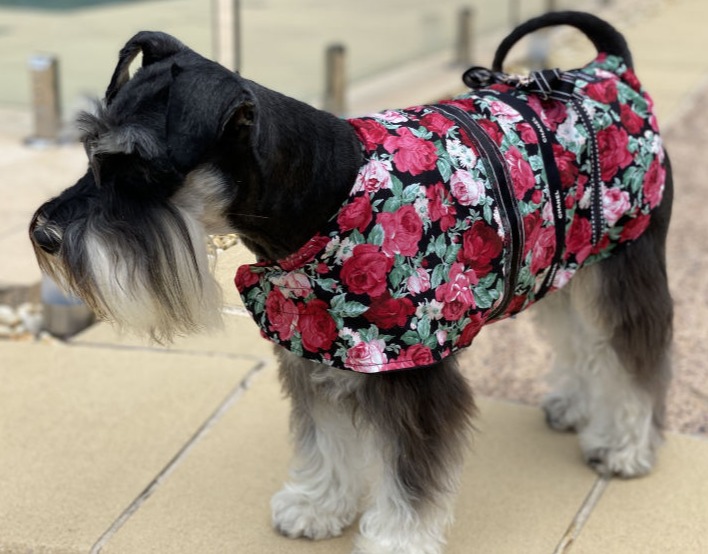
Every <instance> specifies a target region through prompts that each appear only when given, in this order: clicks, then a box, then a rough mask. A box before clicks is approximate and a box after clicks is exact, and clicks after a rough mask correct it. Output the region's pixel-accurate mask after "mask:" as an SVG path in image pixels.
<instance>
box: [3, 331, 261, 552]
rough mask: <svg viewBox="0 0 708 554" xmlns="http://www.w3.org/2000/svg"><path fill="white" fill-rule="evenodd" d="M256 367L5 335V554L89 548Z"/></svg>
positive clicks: (203, 358)
mask: <svg viewBox="0 0 708 554" xmlns="http://www.w3.org/2000/svg"><path fill="white" fill-rule="evenodd" d="M253 366H254V363H253V362H252V361H251V360H241V361H239V360H236V359H234V360H229V363H224V361H223V359H218V358H212V359H210V358H208V357H200V358H196V357H194V356H188V355H184V354H182V355H178V354H168V353H158V352H126V351H120V350H115V349H114V350H111V351H106V350H102V349H97V348H89V347H78V346H75V347H68V346H63V345H42V344H16V343H8V342H0V383H1V385H0V552H3V554H6V553H15V552H17V553H20V552H21V553H23V554H24V553H27V552H52V553H55V552H87V551H88V550H89V549H90V547H91V545H92V544H93V543H94V541H96V540H97V539H98V537H99V536H100V535H101V534H102V533H103V532H104V531H105V530H106V529H107V528H108V527H109V526H110V525H111V523H112V522H113V521H114V520H115V519H116V518H117V517H118V516H119V515H120V514H121V512H122V511H123V510H124V509H125V508H126V507H127V506H129V505H130V503H131V502H132V501H133V499H135V498H136V497H137V496H138V495H139V494H140V493H141V491H142V490H143V489H144V488H145V487H146V486H147V485H148V484H149V483H150V482H151V481H152V480H153V479H154V478H155V477H156V476H157V475H158V474H159V472H160V471H161V470H162V469H163V468H164V467H165V466H166V464H168V462H170V460H171V459H172V458H173V456H175V454H177V453H178V452H179V451H180V449H181V448H182V447H183V446H184V445H185V444H186V443H188V441H189V440H190V438H191V437H192V436H193V435H194V433H195V431H197V430H198V429H199V427H200V426H201V425H202V424H203V423H204V422H205V421H207V420H208V419H209V417H210V416H211V414H212V413H213V412H214V410H215V409H217V408H218V407H219V406H220V404H221V403H222V402H224V400H225V399H226V398H227V397H228V395H229V394H230V393H231V392H232V391H233V390H234V389H235V387H237V386H238V385H239V383H241V381H242V380H243V378H244V376H245V375H246V374H247V373H248V371H249V370H251V369H252V368H253Z"/></svg>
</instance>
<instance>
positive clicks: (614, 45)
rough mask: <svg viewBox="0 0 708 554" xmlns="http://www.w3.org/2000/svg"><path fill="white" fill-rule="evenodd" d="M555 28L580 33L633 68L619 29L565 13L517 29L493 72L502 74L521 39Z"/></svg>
mask: <svg viewBox="0 0 708 554" xmlns="http://www.w3.org/2000/svg"><path fill="white" fill-rule="evenodd" d="M556 25H570V26H571V27H575V28H576V29H579V30H580V31H581V32H583V33H584V34H585V36H587V37H588V39H590V42H592V43H593V45H594V46H595V48H596V49H597V51H598V53H601V52H604V53H605V54H610V55H614V56H619V57H621V58H622V59H623V60H624V62H625V63H626V64H627V67H629V68H631V69H633V68H634V66H633V63H632V54H630V52H629V47H628V46H627V41H626V40H625V39H624V37H623V36H622V34H621V33H620V32H619V31H618V30H617V29H615V28H614V27H613V26H612V25H610V24H609V23H607V22H606V21H604V20H602V19H600V18H599V17H596V16H594V15H591V14H589V13H584V12H574V11H563V12H549V13H546V14H544V15H541V16H539V17H536V18H534V19H530V20H529V21H527V22H526V23H522V24H521V25H519V26H518V27H516V29H514V30H513V31H512V32H511V34H509V36H508V37H506V38H505V39H504V40H503V41H502V43H501V44H500V45H499V48H497V52H496V54H495V55H494V62H493V63H492V71H502V65H503V63H504V58H505V57H506V55H507V54H508V53H509V50H511V48H512V46H514V44H516V43H517V42H518V41H519V39H521V38H522V37H524V36H526V35H528V34H529V33H532V32H534V31H536V30H538V29H543V28H544V27H554V26H556Z"/></svg>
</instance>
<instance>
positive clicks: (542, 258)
mask: <svg viewBox="0 0 708 554" xmlns="http://www.w3.org/2000/svg"><path fill="white" fill-rule="evenodd" d="M555 250H556V230H555V228H554V227H544V228H542V229H541V230H540V232H539V233H538V238H537V240H536V243H535V244H534V245H533V257H532V258H531V273H532V274H534V275H537V274H538V273H539V272H541V271H543V270H544V269H546V268H547V267H549V266H550V265H551V261H552V260H553V254H555Z"/></svg>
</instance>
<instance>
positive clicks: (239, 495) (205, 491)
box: [103, 368, 596, 554]
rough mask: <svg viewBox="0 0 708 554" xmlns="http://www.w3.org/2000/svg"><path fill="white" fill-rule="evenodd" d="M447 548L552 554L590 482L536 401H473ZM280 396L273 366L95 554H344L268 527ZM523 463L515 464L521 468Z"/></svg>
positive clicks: (277, 467)
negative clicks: (471, 438)
mask: <svg viewBox="0 0 708 554" xmlns="http://www.w3.org/2000/svg"><path fill="white" fill-rule="evenodd" d="M480 412H481V417H480V418H479V420H478V421H477V424H478V427H479V432H478V434H477V437H476V440H475V444H474V447H473V451H474V452H473V453H472V454H471V455H470V456H469V457H468V463H467V466H466V469H465V474H464V477H463V486H462V492H461V494H460V498H459V501H458V506H457V512H456V513H457V524H456V525H455V526H454V528H453V529H452V532H451V534H450V542H449V546H448V549H447V552H448V553H450V554H466V553H468V552H470V548H471V547H472V545H474V548H475V551H477V552H490V553H491V552H494V553H495V554H505V553H509V554H512V553H518V552H519V545H520V544H523V545H524V550H523V552H524V553H525V554H535V553H538V554H547V553H550V552H551V551H552V550H553V549H554V548H555V546H556V544H557V543H558V541H559V540H560V538H561V536H562V535H563V533H564V532H565V529H566V527H567V526H568V524H569V523H570V521H571V520H572V518H573V517H574V516H575V513H576V511H577V510H578V508H579V507H580V505H581V504H582V502H583V500H584V498H585V496H586V495H587V492H588V490H589V489H590V487H591V486H592V484H593V483H594V481H595V479H596V478H595V475H594V473H593V472H592V471H590V470H589V469H587V468H586V467H584V466H583V465H582V462H581V460H580V454H579V450H578V447H577V444H576V441H575V438H574V437H571V436H570V435H564V434H557V433H553V432H552V431H549V430H548V429H547V428H546V427H545V425H544V423H543V416H542V414H541V412H540V410H538V409H535V408H529V407H525V406H520V405H514V404H508V403H503V402H497V401H488V400H482V401H481V402H480ZM287 413H288V403H287V401H285V400H283V399H282V396H281V393H280V387H279V384H278V382H277V379H276V375H275V371H274V369H272V368H271V369H268V370H266V371H264V372H262V373H261V374H259V375H258V377H257V378H255V379H254V380H253V383H252V386H251V389H250V390H249V392H248V394H247V395H245V396H244V397H243V399H242V400H241V401H240V402H239V404H238V405H236V406H234V408H233V409H232V410H231V411H230V412H229V413H228V414H227V415H226V416H225V417H224V418H223V420H222V421H221V422H220V423H219V424H218V425H217V426H215V427H214V429H213V430H212V432H211V433H210V434H209V436H208V437H206V438H205V439H204V441H202V442H201V443H200V445H199V446H198V447H197V448H195V449H194V450H193V451H192V452H191V453H190V457H189V458H188V459H187V460H185V462H184V463H183V464H182V465H181V466H180V467H179V468H178V469H177V470H176V471H175V472H174V474H173V475H172V476H171V478H170V480H169V481H168V482H165V483H164V484H163V486H162V487H161V488H160V489H159V490H158V491H157V492H156V493H155V494H154V495H153V496H152V497H151V498H150V499H148V501H147V502H146V503H145V504H144V505H143V506H142V508H141V509H140V511H139V512H137V513H136V514H135V515H134V516H133V517H132V518H131V519H130V520H129V521H128V522H127V524H126V525H125V526H124V527H123V528H121V529H120V530H119V531H118V532H117V533H116V535H115V536H114V537H112V538H111V539H110V540H108V541H107V543H106V547H105V548H104V550H103V552H105V553H116V554H119V553H127V552H144V553H150V552H155V553H158V552H171V553H175V554H179V553H182V552H184V553H190V552H199V551H202V552H205V551H209V552H239V553H240V554H241V553H243V554H260V553H263V552H268V553H281V552H282V553H286V552H287V553H292V554H295V553H298V552H302V553H305V552H307V553H313V554H314V553H319V552H321V553H323V554H324V553H331V554H336V553H340V552H341V553H345V552H349V551H350V549H351V540H352V537H353V531H352V530H349V531H347V533H346V534H345V535H344V537H342V538H340V539H335V540H332V541H322V542H312V541H308V540H296V541H292V540H289V539H285V538H283V537H280V536H279V535H278V534H276V533H275V532H274V531H273V530H272V528H271V526H270V509H269V501H270V496H271V495H272V494H273V493H275V492H276V491H277V490H278V489H279V488H280V486H281V485H282V482H283V480H284V479H286V477H287V463H288V460H289V459H290V446H289V444H288V440H287ZM520 467H523V471H520V469H519V468H520Z"/></svg>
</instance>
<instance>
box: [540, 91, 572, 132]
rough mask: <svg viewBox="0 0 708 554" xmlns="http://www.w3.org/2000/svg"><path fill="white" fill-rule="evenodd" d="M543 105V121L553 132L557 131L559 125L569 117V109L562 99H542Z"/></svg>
mask: <svg viewBox="0 0 708 554" xmlns="http://www.w3.org/2000/svg"><path fill="white" fill-rule="evenodd" d="M541 106H543V116H542V119H543V122H544V123H545V124H546V125H548V128H549V129H550V130H551V131H552V132H555V131H556V129H557V128H558V125H560V124H561V123H563V122H564V121H565V120H566V119H568V110H567V108H566V107H565V104H564V103H563V102H561V101H560V100H550V99H549V100H542V101H541Z"/></svg>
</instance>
